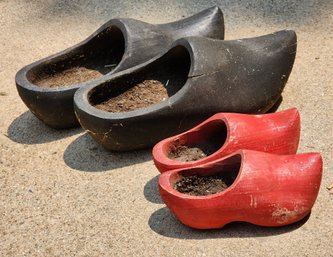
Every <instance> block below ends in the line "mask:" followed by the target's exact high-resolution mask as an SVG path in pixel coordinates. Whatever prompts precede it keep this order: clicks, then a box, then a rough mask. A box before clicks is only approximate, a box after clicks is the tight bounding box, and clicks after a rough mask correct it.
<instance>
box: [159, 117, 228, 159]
mask: <svg viewBox="0 0 333 257" xmlns="http://www.w3.org/2000/svg"><path fill="white" fill-rule="evenodd" d="M226 138H227V126H226V124H225V123H224V121H223V120H213V121H210V122H208V123H205V124H204V125H202V126H200V127H199V128H198V129H195V130H192V131H189V132H187V133H185V134H182V135H180V136H179V137H178V138H176V139H174V140H172V141H169V142H167V143H166V144H165V146H164V153H165V154H166V156H168V158H170V159H173V160H176V161H179V162H191V161H197V160H200V159H203V158H205V157H207V156H209V155H212V154H214V153H215V152H216V151H218V150H219V149H220V148H221V147H222V146H223V144H224V143H225V140H226Z"/></svg>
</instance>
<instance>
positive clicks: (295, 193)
mask: <svg viewBox="0 0 333 257" xmlns="http://www.w3.org/2000/svg"><path fill="white" fill-rule="evenodd" d="M299 138H300V116H299V113H298V111H297V109H295V108H294V109H289V110H286V111H282V112H279V113H272V114H263V115H245V114H235V113H218V114H216V115H214V116H212V117H211V118H209V119H208V120H206V121H204V122H203V123H201V124H199V125H198V126H196V127H194V128H193V129H191V130H189V131H186V132H184V133H182V134H180V135H176V136H173V137H171V138H167V139H165V140H163V141H161V142H160V143H158V144H157V145H156V146H155V147H154V149H153V158H154V163H155V165H156V167H157V168H158V170H159V171H160V172H161V173H162V174H161V175H160V178H159V189H160V194H161V197H162V199H163V201H164V202H165V203H166V205H167V206H168V207H169V208H170V209H171V211H172V212H173V213H174V214H175V215H176V217H177V218H178V219H179V220H180V221H181V222H182V223H184V224H186V225H188V226H190V227H193V228H199V229H207V228H220V227H223V226H224V225H226V224H227V223H230V222H233V221H245V222H250V223H253V224H256V225H261V226H283V225H288V224H291V223H294V222H296V221H299V220H301V219H303V218H304V217H305V216H306V215H308V214H309V213H310V211H311V208H312V206H313V205H314V202H315V200H316V198H317V195H318V191H319V187H320V183H321V176H322V158H321V156H320V154H319V153H305V154H297V155H296V151H297V147H298V143H299ZM209 146H210V147H209ZM194 147H195V148H199V149H201V148H202V149H204V148H205V147H206V149H209V148H210V149H209V150H210V151H212V150H213V152H210V153H207V152H206V153H204V152H203V153H202V154H203V156H201V158H200V156H199V158H200V159H198V160H193V159H190V160H186V159H184V158H180V157H182V155H181V152H179V151H180V150H182V149H194ZM179 149H180V150H179ZM214 150H215V151H214ZM175 153H177V154H175ZM187 153H188V152H187ZM206 154H207V155H208V156H207V157H204V156H205V155H206ZM175 156H176V157H177V158H176V157H175ZM193 176H198V177H200V178H202V177H207V176H209V177H211V176H214V177H215V178H219V179H223V180H224V181H225V182H226V185H225V187H226V189H225V190H224V191H220V192H217V193H216V192H215V193H213V194H210V193H209V192H207V195H206V194H205V195H202V194H201V195H189V194H188V193H187V192H186V191H181V190H178V188H177V186H178V185H179V183H183V182H181V181H182V180H184V178H187V180H189V178H191V177H193ZM184 183H190V182H186V181H185V182H184ZM182 190H183V189H182ZM207 190H208V191H209V190H210V188H209V187H208V189H207ZM184 192H185V193H184Z"/></svg>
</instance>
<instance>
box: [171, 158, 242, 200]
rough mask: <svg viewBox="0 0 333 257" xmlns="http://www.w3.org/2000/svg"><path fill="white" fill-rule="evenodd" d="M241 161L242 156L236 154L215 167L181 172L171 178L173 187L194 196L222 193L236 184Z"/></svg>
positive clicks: (217, 163) (209, 166)
mask: <svg viewBox="0 0 333 257" xmlns="http://www.w3.org/2000/svg"><path fill="white" fill-rule="evenodd" d="M241 160H242V157H241V155H240V154H236V155H233V156H231V157H228V158H226V159H224V160H221V161H219V162H216V163H214V164H213V165H208V166H204V167H196V168H190V169H186V170H182V171H179V172H177V173H174V175H172V176H171V177H170V183H171V186H172V187H173V188H174V189H176V190H177V191H179V192H181V193H184V194H188V195H194V196H203V195H212V194H216V193H219V192H222V191H224V190H225V189H227V188H228V187H230V186H231V185H232V184H233V183H234V182H235V180H236V178H237V176H238V174H239V171H240V167H241Z"/></svg>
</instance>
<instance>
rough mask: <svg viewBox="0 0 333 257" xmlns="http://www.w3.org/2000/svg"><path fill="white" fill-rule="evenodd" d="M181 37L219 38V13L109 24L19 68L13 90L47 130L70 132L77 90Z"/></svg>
mask: <svg viewBox="0 0 333 257" xmlns="http://www.w3.org/2000/svg"><path fill="white" fill-rule="evenodd" d="M186 36H205V37H211V38H216V39H223V38H224V22H223V14H222V12H221V10H220V9H219V8H218V7H212V8H209V9H207V10H204V11H202V12H200V13H197V14H196V15H194V16H191V17H189V18H186V19H183V20H179V21H176V22H172V23H167V24H159V25H153V24H149V23H145V22H142V21H138V20H134V19H112V20H110V21H108V22H107V23H105V24H104V25H103V26H101V27H100V28H99V29H98V30H97V31H96V32H95V33H93V34H92V35H91V36H90V37H88V38H87V39H86V40H84V41H82V42H81V43H79V44H77V45H75V46H73V47H71V48H68V49H66V50H64V51H62V52H60V53H58V54H55V55H52V56H49V57H47V58H45V59H42V60H39V61H37V62H35V63H32V64H30V65H28V66H26V67H24V68H22V69H21V70H20V71H19V72H18V73H17V74H16V86H17V90H18V92H19V95H20V97H21V98H22V100H23V101H24V103H25V104H26V105H27V106H28V108H29V109H30V110H31V112H32V113H34V114H35V115H36V116H37V117H38V118H39V119H40V120H42V121H43V122H44V123H46V124H47V125H49V126H51V127H54V128H70V127H74V126H76V125H78V122H77V119H76V117H75V114H74V110H73V96H74V93H75V91H76V90H77V89H78V88H80V87H83V86H84V85H86V84H87V83H88V82H89V81H91V80H98V81H103V80H105V79H106V78H107V76H108V75H110V74H114V73H116V72H119V71H123V70H126V69H128V68H131V67H134V66H136V65H138V64H141V63H143V62H146V61H148V60H150V59H151V58H153V57H154V56H156V55H160V54H161V53H165V52H166V51H167V50H168V49H169V48H170V46H171V44H172V43H173V42H174V41H175V40H177V39H179V38H182V37H186Z"/></svg>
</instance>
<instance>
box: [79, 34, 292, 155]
mask: <svg viewBox="0 0 333 257" xmlns="http://www.w3.org/2000/svg"><path fill="white" fill-rule="evenodd" d="M296 46H297V39H296V34H295V32H294V31H286V30H284V31H279V32H276V33H273V34H269V35H265V36H261V37H256V38H248V39H240V40H231V41H223V40H214V39H207V38H203V37H189V38H183V39H180V40H177V41H176V42H175V43H174V44H173V45H172V47H171V48H170V50H169V51H168V52H167V53H166V54H163V55H161V56H159V57H156V58H154V59H153V60H150V61H148V62H146V63H144V64H142V65H139V66H137V67H134V68H131V69H128V70H126V71H123V72H121V73H118V74H115V75H114V76H112V78H111V79H110V80H109V81H107V82H103V83H101V84H96V83H90V85H88V86H87V87H84V88H81V89H79V90H78V91H77V92H76V94H75V96H74V108H75V111H76V115H77V117H78V119H79V122H80V124H81V125H82V127H83V128H85V129H86V130H87V131H88V132H89V133H90V135H92V137H93V138H94V139H95V140H96V141H97V142H98V143H100V144H101V145H103V146H104V147H105V148H107V149H109V150H116V151H124V150H133V149H138V148H145V147H149V146H152V145H153V144H155V143H156V142H158V141H159V140H161V139H163V138H166V137H169V136H171V135H175V134H178V133H181V132H183V131H185V130H187V129H189V128H191V127H193V126H195V125H197V124H199V123H200V122H202V121H203V120H204V119H207V118H208V117H210V116H211V115H213V114H215V113H218V112H238V113H265V112H266V111H268V110H269V109H270V108H271V107H272V106H273V105H274V103H275V102H276V101H277V100H278V99H279V98H280V96H281V93H282V90H283V88H284V86H285V84H286V82H287V79H288V77H289V74H290V72H291V70H292V67H293V63H294V59H295V55H296ZM161 73H163V76H161V75H160V74H161ZM145 79H152V80H160V81H163V84H164V87H165V88H166V91H167V93H168V97H166V98H165V99H163V100H162V101H160V102H158V103H155V104H152V105H150V106H147V107H144V108H140V109H135V110H131V111H126V112H107V111H104V110H101V109H98V108H96V106H99V105H101V104H103V103H105V102H108V101H112V100H113V99H115V98H116V97H119V96H120V95H123V94H126V93H127V92H129V90H132V89H133V87H134V86H137V85H138V84H140V83H141V82H142V81H144V80H145ZM133 97H134V95H133ZM129 98H132V96H129ZM144 100H145V99H143V101H144ZM117 104H118V105H121V104H122V103H121V102H118V103H117Z"/></svg>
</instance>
